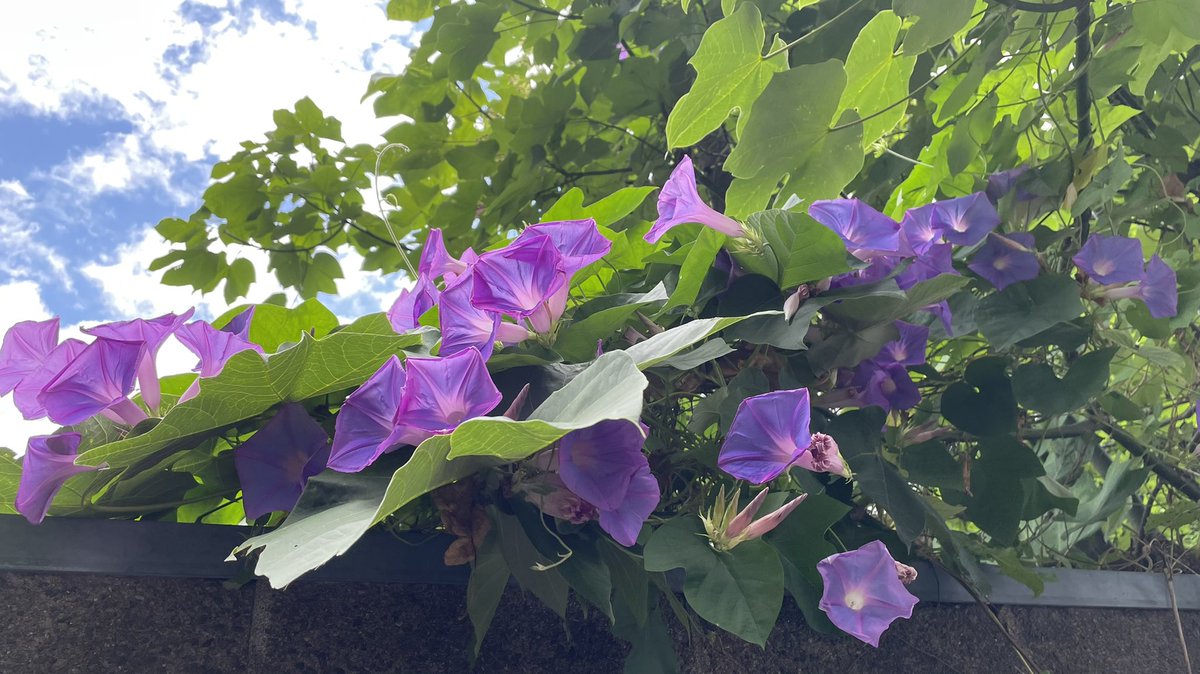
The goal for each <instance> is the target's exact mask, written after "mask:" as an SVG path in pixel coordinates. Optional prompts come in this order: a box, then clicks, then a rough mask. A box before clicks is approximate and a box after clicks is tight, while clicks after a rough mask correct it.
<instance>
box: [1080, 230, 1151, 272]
mask: <svg viewBox="0 0 1200 674" xmlns="http://www.w3.org/2000/svg"><path fill="white" fill-rule="evenodd" d="M1071 260H1072V261H1073V262H1074V263H1075V266H1077V267H1079V268H1080V269H1082V270H1083V271H1084V272H1085V273H1086V274H1087V275H1088V276H1089V277H1091V278H1092V279H1094V280H1095V281H1096V282H1097V283H1101V284H1104V285H1109V284H1113V283H1132V282H1133V281H1140V280H1142V277H1143V276H1144V274H1145V271H1144V269H1143V266H1142V265H1143V262H1142V260H1143V258H1142V242H1141V241H1138V240H1137V239H1130V238H1126V237H1123V236H1104V235H1103V234H1093V235H1092V236H1090V237H1088V240H1087V241H1086V242H1085V243H1084V244H1083V247H1081V248H1080V249H1079V252H1078V253H1076V254H1075V257H1073V258H1071Z"/></svg>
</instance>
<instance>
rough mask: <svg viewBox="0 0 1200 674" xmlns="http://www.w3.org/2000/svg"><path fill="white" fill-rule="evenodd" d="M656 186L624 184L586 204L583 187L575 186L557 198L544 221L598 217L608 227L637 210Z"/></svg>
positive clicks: (598, 221)
mask: <svg viewBox="0 0 1200 674" xmlns="http://www.w3.org/2000/svg"><path fill="white" fill-rule="evenodd" d="M657 189H658V188H657V187H654V186H653V185H648V186H645V187H624V188H621V189H619V190H617V191H616V192H613V193H612V194H610V195H608V196H607V197H604V198H603V199H600V200H598V201H593V202H592V203H590V204H588V205H587V206H584V205H583V190H581V189H579V188H578V187H572V188H571V189H570V190H568V191H567V193H566V194H564V195H562V196H561V197H559V199H558V201H556V202H554V205H553V206H551V207H550V209H549V210H547V211H546V212H545V213H543V214H542V218H541V220H542V222H551V221H554V220H582V219H584V218H591V219H593V220H595V221H596V224H597V225H599V226H600V227H609V226H611V225H612V224H613V223H615V222H617V221H618V220H620V219H621V218H624V217H625V216H627V215H629V214H630V213H632V212H634V211H635V210H637V208H638V206H641V205H642V202H644V201H645V200H646V197H647V196H649V194H650V193H651V192H653V191H654V190H657Z"/></svg>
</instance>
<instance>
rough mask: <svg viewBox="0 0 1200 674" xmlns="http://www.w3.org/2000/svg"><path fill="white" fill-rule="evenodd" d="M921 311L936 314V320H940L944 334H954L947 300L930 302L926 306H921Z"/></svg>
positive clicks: (952, 319) (949, 335)
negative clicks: (935, 302)
mask: <svg viewBox="0 0 1200 674" xmlns="http://www.w3.org/2000/svg"><path fill="white" fill-rule="evenodd" d="M921 311H924V312H927V313H931V314H933V315H934V316H937V318H938V320H939V321H941V322H942V330H943V331H945V333H946V336H947V337H953V336H954V315H953V314H952V313H951V312H950V303H949V302H947V301H946V300H942V301H941V302H938V303H937V304H930V305H929V306H927V307H922V308H921Z"/></svg>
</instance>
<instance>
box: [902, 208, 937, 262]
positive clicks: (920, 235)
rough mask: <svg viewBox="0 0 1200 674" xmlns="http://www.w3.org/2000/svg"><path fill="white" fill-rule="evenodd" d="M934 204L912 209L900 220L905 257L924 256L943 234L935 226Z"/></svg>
mask: <svg viewBox="0 0 1200 674" xmlns="http://www.w3.org/2000/svg"><path fill="white" fill-rule="evenodd" d="M933 208H934V205H933V204H925V205H924V206H919V207H917V208H910V209H908V210H907V211H905V213H904V217H903V218H901V219H900V250H901V252H902V253H904V254H905V255H924V254H925V253H926V252H928V251H929V247H930V246H932V245H933V244H935V243H942V233H941V231H940V230H938V229H935V228H934V226H933Z"/></svg>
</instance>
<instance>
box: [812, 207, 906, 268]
mask: <svg viewBox="0 0 1200 674" xmlns="http://www.w3.org/2000/svg"><path fill="white" fill-rule="evenodd" d="M808 214H809V215H810V216H811V217H812V219H813V220H816V221H817V222H819V223H821V224H822V225H825V226H826V227H828V228H829V229H832V230H833V231H834V232H836V233H837V235H838V236H840V237H842V241H845V242H846V249H847V250H849V251H850V254H851V255H853V256H854V257H857V258H858V259H860V260H869V259H871V258H873V257H877V256H879V255H895V254H896V253H898V252H899V251H900V224H899V223H897V222H896V221H895V220H893V219H891V218H889V217H888V216H886V215H884V214H883V213H880V212H879V211H877V210H875V209H874V208H871V207H870V206H868V205H867V204H866V203H864V202H862V201H859V200H858V199H830V200H826V201H814V202H812V205H811V206H809V207H808Z"/></svg>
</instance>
